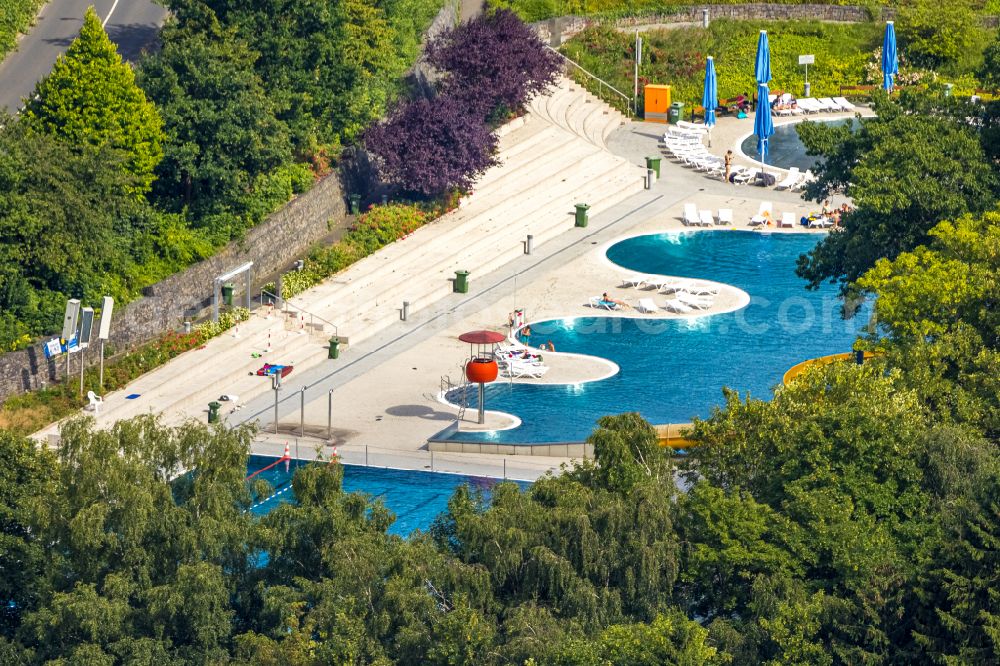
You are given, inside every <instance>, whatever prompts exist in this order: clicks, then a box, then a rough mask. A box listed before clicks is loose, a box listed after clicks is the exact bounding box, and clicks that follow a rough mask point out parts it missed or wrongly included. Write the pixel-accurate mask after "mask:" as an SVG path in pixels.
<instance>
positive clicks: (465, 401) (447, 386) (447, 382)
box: [441, 366, 472, 421]
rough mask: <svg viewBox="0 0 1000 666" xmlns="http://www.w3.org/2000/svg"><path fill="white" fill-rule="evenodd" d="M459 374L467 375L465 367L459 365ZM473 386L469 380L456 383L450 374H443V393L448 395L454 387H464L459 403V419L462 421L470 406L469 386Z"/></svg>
mask: <svg viewBox="0 0 1000 666" xmlns="http://www.w3.org/2000/svg"><path fill="white" fill-rule="evenodd" d="M459 374H460V375H461V376H463V377H464V376H465V367H464V366H460V367H459ZM470 386H472V385H471V384H470V383H469V382H462V383H461V384H455V383H453V382H452V381H451V376H450V375H442V376H441V395H443V396H447V395H448V394H449V393H451V392H452V391H453V390H454V389H456V388H460V389H462V394H461V396H462V400H461V402H459V403H458V420H459V421H461V420H462V418H463V417H464V416H465V410H466V408H467V407H468V406H469V387H470Z"/></svg>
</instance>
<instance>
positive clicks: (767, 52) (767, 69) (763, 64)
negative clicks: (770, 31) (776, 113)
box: [753, 30, 771, 99]
mask: <svg viewBox="0 0 1000 666" xmlns="http://www.w3.org/2000/svg"><path fill="white" fill-rule="evenodd" d="M753 73H754V76H756V77H757V83H767V82H768V81H770V80H771V47H770V46H769V45H768V43H767V30H761V31H760V37H759V38H758V39H757V62H756V63H755V64H754V68H753ZM765 99H766V98H765Z"/></svg>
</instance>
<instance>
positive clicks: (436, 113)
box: [365, 94, 497, 197]
mask: <svg viewBox="0 0 1000 666" xmlns="http://www.w3.org/2000/svg"><path fill="white" fill-rule="evenodd" d="M496 146H497V140H496V137H495V136H494V135H493V132H492V131H491V130H490V129H489V128H488V127H487V126H486V125H485V124H484V123H483V121H482V118H480V117H478V116H476V115H475V114H474V113H470V112H469V109H468V108H467V105H466V103H465V102H464V101H462V100H460V99H458V98H456V97H453V96H451V95H447V94H445V95H439V96H438V97H436V98H434V99H430V100H429V99H417V100H413V101H410V102H405V103H403V104H402V105H401V106H399V107H397V108H396V109H395V110H394V111H393V112H392V113H391V114H390V115H389V117H388V118H387V119H386V120H385V121H384V122H381V123H379V124H377V125H375V126H373V127H371V128H370V129H369V130H368V132H366V134H365V147H366V148H367V149H368V152H369V153H370V154H371V156H372V157H373V159H374V161H375V164H376V166H377V167H378V170H379V174H380V175H381V177H382V178H383V179H384V180H386V181H390V182H394V183H397V184H398V185H400V186H401V187H402V188H403V189H405V190H408V191H410V192H416V193H420V194H423V195H426V196H428V197H435V196H439V195H441V194H444V193H445V192H447V191H448V190H450V189H452V188H458V189H468V188H469V187H471V186H472V183H473V181H474V180H475V179H476V178H477V177H478V176H479V175H481V174H482V173H483V172H484V171H486V169H488V168H489V167H491V166H493V165H494V164H496V163H497V161H496V158H495V157H494V153H495V152H496Z"/></svg>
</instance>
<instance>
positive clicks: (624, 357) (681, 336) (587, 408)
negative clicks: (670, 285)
mask: <svg viewBox="0 0 1000 666" xmlns="http://www.w3.org/2000/svg"><path fill="white" fill-rule="evenodd" d="M816 240H817V239H816V236H814V235H806V234H777V233H774V234H769V233H760V232H736V231H697V232H679V233H665V234H651V235H644V236H637V237H634V238H629V239H626V240H623V241H621V242H618V243H616V244H614V245H613V246H611V247H610V248H609V249H608V251H607V257H608V259H609V260H611V261H612V262H614V263H615V264H618V265H619V266H622V267H624V268H627V269H629V270H632V271H635V272H637V273H655V274H663V275H674V276H680V277H691V278H702V279H709V280H715V281H717V282H725V283H728V284H731V285H733V286H736V287H739V288H740V289H743V290H744V291H746V292H747V293H748V294H749V295H750V303H749V304H748V305H747V306H746V307H744V308H742V309H740V310H737V311H735V312H730V313H725V314H717V315H708V316H703V317H696V318H684V319H669V320H653V319H645V318H641V319H640V318H627V317H614V316H610V317H577V318H566V319H554V320H549V321H541V322H532V324H531V331H532V337H531V344H532V345H533V346H537V345H539V344H541V343H543V342H547V341H549V340H551V341H552V342H553V343H554V345H555V348H556V349H557V350H559V351H560V352H563V351H565V352H575V353H580V354H590V355H594V356H600V357H603V358H607V359H609V360H611V361H614V362H615V363H617V364H618V365H619V367H620V368H621V371H620V372H619V373H618V374H616V375H614V376H612V377H609V378H607V379H602V380H600V381H596V382H589V383H584V384H573V385H545V384H516V383H515V384H505V383H503V382H497V383H495V384H492V385H490V386H488V387H487V389H486V407H487V409H490V410H494V411H502V412H508V413H511V414H515V415H517V416H518V417H519V418H520V419H521V421H522V423H521V425H520V426H518V427H517V428H513V429H510V430H502V431H493V432H481V433H470V432H459V433H456V434H455V435H453V436H452V437H453V439H456V440H462V441H482V442H500V443H508V444H510V443H513V444H532V443H542V442H579V441H583V440H584V439H586V437H587V435H589V434H590V432H591V431H592V430H593V428H594V423H595V421H596V420H597V419H598V418H600V417H601V416H604V415H607V414H617V413H621V412H625V411H638V412H639V413H641V414H642V415H643V417H645V418H646V419H647V420H649V421H650V422H652V423H686V422H688V421H690V420H691V417H692V416H701V417H705V416H708V415H709V413H710V412H711V410H712V408H713V407H717V406H720V405H722V403H723V394H722V389H723V387H729V388H733V389H736V390H739V391H740V392H741V393H746V392H749V393H750V394H751V395H753V396H755V397H759V398H769V397H770V395H771V389H772V388H773V387H774V386H775V385H777V384H778V383H779V382H780V381H781V377H782V375H783V374H784V372H785V371H786V370H788V368H790V367H791V366H792V365H795V364H796V363H798V362H799V361H802V360H805V359H807V358H812V357H815V356H822V355H825V354H832V353H835V352H843V351H849V350H850V348H851V345H852V343H853V342H854V339H855V338H856V337H857V333H858V330H859V328H860V326H861V324H862V323H863V322H866V321H867V312H861V313H859V314H858V315H857V316H856V317H855V318H854V319H852V320H850V321H843V320H842V319H841V318H840V310H839V308H840V301H839V300H838V299H837V290H836V288H835V287H834V286H832V285H824V286H823V287H822V288H821V289H819V290H817V291H807V290H806V289H805V283H804V282H803V281H802V280H801V279H800V278H798V277H797V276H796V275H795V262H796V259H797V258H798V256H799V255H801V254H803V253H805V252H807V251H809V250H810V249H811V248H812V247H813V246H814V245H815V244H816ZM640 295H641V296H651V297H652V298H654V300H656V302H657V303H658V304H662V302H663V301H664V300H665V298H666V297H665V296H660V295H656V294H651V293H650V292H642V291H640V292H637V297H639V296H640Z"/></svg>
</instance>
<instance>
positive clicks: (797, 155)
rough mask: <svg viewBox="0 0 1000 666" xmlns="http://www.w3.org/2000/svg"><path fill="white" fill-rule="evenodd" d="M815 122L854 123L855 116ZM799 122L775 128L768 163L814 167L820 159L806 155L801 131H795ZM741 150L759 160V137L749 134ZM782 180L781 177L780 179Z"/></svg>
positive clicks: (786, 167) (800, 167) (816, 156)
mask: <svg viewBox="0 0 1000 666" xmlns="http://www.w3.org/2000/svg"><path fill="white" fill-rule="evenodd" d="M815 122H826V123H829V124H831V125H852V126H853V124H854V122H855V121H854V118H842V119H840V120H825V121H823V120H821V121H815ZM797 124H798V123H792V124H790V125H779V126H777V127H775V128H774V135H772V136H771V138H770V139H769V140H768V142H767V163H768V164H772V165H774V166H778V167H781V168H783V169H789V168H791V167H798V168H799V170H800V171H805V170H806V169H812V168H813V167H815V166H816V164H817V163H818V162H819V161H820V159H821V158H820V157H819V156H818V155H806V147H805V145H804V144H803V143H802V140H801V139H799V133H798V132H797V131H795V126H796V125H797ZM740 150H742V151H743V154H744V155H746V156H747V157H750V158H751V159H755V160H759V159H760V156H759V155H758V154H757V137H756V136H754V135H752V134H751V135H750V136H748V137H747V138H746V139H744V140H743V143H742V144H740ZM779 180H780V179H779Z"/></svg>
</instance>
